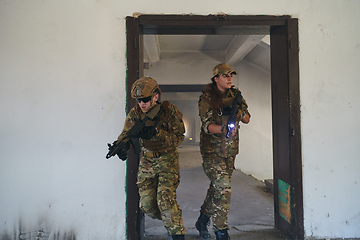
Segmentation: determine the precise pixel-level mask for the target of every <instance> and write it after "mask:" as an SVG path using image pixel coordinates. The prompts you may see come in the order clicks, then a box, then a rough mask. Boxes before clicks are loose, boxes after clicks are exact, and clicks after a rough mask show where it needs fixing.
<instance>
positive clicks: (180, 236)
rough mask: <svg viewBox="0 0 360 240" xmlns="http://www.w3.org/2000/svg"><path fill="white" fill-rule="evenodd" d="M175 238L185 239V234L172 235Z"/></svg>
mask: <svg viewBox="0 0 360 240" xmlns="http://www.w3.org/2000/svg"><path fill="white" fill-rule="evenodd" d="M172 239H173V240H185V235H172Z"/></svg>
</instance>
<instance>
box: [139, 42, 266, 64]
mask: <svg viewBox="0 0 360 240" xmlns="http://www.w3.org/2000/svg"><path fill="white" fill-rule="evenodd" d="M144 48H145V54H144V63H145V66H147V67H145V68H149V67H150V66H151V64H153V63H155V62H157V61H160V60H161V54H162V53H179V52H201V53H204V54H206V55H208V56H210V57H212V58H214V59H216V60H217V61H219V62H225V63H228V64H229V65H230V66H234V65H236V64H238V63H240V62H241V61H242V60H244V59H245V60H246V61H249V62H251V63H253V64H255V65H257V66H258V67H260V68H262V69H263V70H265V71H270V35H144Z"/></svg>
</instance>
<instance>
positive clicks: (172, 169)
mask: <svg viewBox="0 0 360 240" xmlns="http://www.w3.org/2000/svg"><path fill="white" fill-rule="evenodd" d="M160 104H162V111H161V115H160V119H159V120H158V122H157V123H156V119H155V121H151V120H148V121H147V122H146V124H145V125H149V126H150V125H154V122H155V124H156V126H157V133H156V135H155V136H154V137H153V138H152V139H149V140H145V139H141V140H140V141H141V146H142V150H143V157H142V158H141V159H140V163H139V169H138V176H137V183H136V184H137V186H138V188H139V194H140V208H141V209H142V210H143V211H144V212H145V213H146V214H147V215H148V216H150V217H151V218H154V219H159V220H162V221H163V223H164V226H165V228H166V229H167V230H168V232H169V234H170V235H181V234H185V233H186V230H185V228H184V226H183V220H182V210H181V209H180V207H179V205H178V203H177V201H176V189H177V187H178V186H179V183H180V174H179V172H180V170H179V153H178V151H177V149H176V147H177V146H179V144H180V143H181V142H182V141H183V140H184V133H185V127H184V123H183V121H182V113H181V112H180V111H179V110H178V109H177V107H176V106H175V105H173V104H171V103H169V102H167V101H165V102H163V103H160ZM144 117H145V113H143V112H142V111H141V109H140V107H139V106H138V105H136V106H135V107H133V108H132V109H131V111H130V112H129V114H128V115H127V117H126V120H125V124H124V129H123V132H122V133H121V135H120V136H119V138H118V139H120V138H121V136H122V135H123V134H125V133H126V132H127V131H128V130H129V129H130V128H131V127H132V126H134V124H135V121H136V119H143V118H144Z"/></svg>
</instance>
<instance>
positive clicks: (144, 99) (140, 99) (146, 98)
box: [136, 96, 152, 103]
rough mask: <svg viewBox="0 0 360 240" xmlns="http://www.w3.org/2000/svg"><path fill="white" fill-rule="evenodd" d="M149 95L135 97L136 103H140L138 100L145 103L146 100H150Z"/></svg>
mask: <svg viewBox="0 0 360 240" xmlns="http://www.w3.org/2000/svg"><path fill="white" fill-rule="evenodd" d="M151 97H152V96H149V97H144V98H137V99H136V101H137V102H138V103H140V102H143V103H147V102H148V101H150V100H151Z"/></svg>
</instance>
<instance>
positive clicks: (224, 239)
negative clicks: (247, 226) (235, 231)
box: [215, 229, 230, 240]
mask: <svg viewBox="0 0 360 240" xmlns="http://www.w3.org/2000/svg"><path fill="white" fill-rule="evenodd" d="M215 236H216V240H230V236H229V234H228V230H227V229H223V230H219V231H217V232H215Z"/></svg>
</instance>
